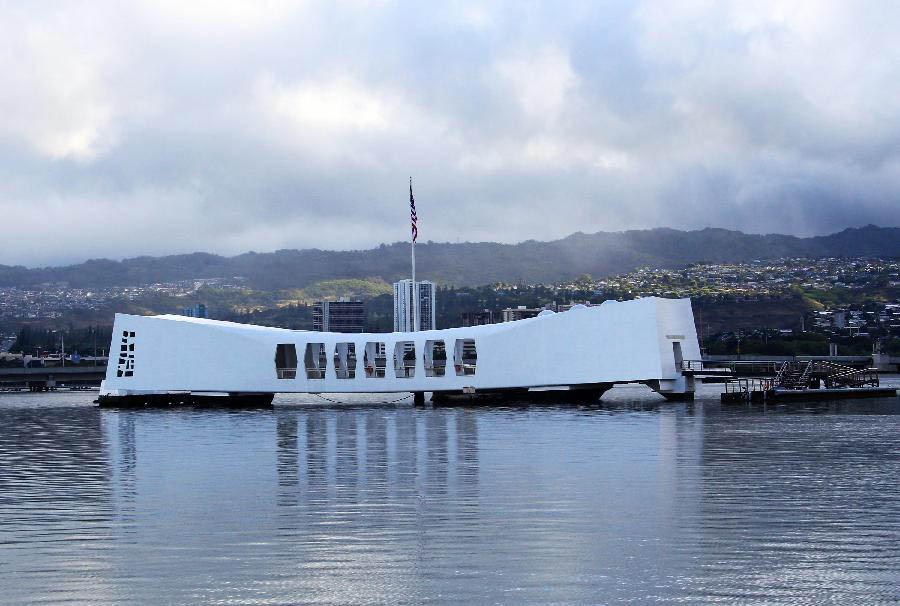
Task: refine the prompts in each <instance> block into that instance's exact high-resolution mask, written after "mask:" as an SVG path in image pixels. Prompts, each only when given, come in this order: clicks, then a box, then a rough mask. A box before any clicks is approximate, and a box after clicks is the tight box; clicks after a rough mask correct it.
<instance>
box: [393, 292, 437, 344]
mask: <svg viewBox="0 0 900 606" xmlns="http://www.w3.org/2000/svg"><path fill="white" fill-rule="evenodd" d="M413 291H414V289H413V281H412V280H400V281H399V282H395V283H394V332H414V331H416V330H434V329H435V328H437V324H436V322H435V296H434V295H435V289H434V282H429V281H427V280H423V281H421V282H418V281H417V282H416V284H415V291H417V293H416V294H417V296H418V298H419V326H418V328H416V327H415V325H416V322H415V318H414V314H415V305H414V301H415V299H414V298H413V297H414V294H413Z"/></svg>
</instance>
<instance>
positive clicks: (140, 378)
mask: <svg viewBox="0 0 900 606" xmlns="http://www.w3.org/2000/svg"><path fill="white" fill-rule="evenodd" d="M117 352H118V356H117V355H116V353H117ZM699 359H700V349H699V346H698V343H697V334H696V331H695V328H694V317H693V313H692V311H691V303H690V300H689V299H661V298H656V297H648V298H643V299H637V300H634V301H626V302H615V301H606V302H605V303H603V304H602V305H598V306H594V307H584V306H581V305H576V306H575V307H574V308H572V309H570V310H568V311H565V312H561V313H553V312H551V311H544V312H542V313H541V314H540V315H539V316H538V317H535V318H529V319H525V320H519V321H515V322H504V323H501V324H488V325H483V326H472V327H466V328H449V329H443V330H425V331H415V332H393V333H372V334H366V333H356V334H348V333H330V332H312V331H296V330H286V329H279V328H266V327H262V326H252V325H245V324H234V323H230V322H221V321H216V320H206V319H202V318H189V317H185V316H176V315H163V316H133V315H124V314H117V315H116V318H115V325H114V330H113V341H112V348H111V350H110V360H109V367H108V369H107V374H106V379H105V380H104V381H103V384H102V387H101V394H100V398H99V400H98V401H99V402H100V404H101V405H110V406H120V405H122V406H128V405H143V404H147V403H179V402H182V403H187V402H190V403H198V402H203V401H209V402H212V403H221V404H237V405H243V404H246V405H252V404H254V403H262V404H268V403H271V401H272V397H273V395H274V394H276V393H348V392H349V393H378V392H384V393H388V392H413V393H414V394H416V399H417V401H422V399H423V394H424V393H425V392H432V393H433V399H440V398H442V397H453V396H465V397H478V396H500V397H513V398H515V397H524V396H528V395H529V394H532V395H533V394H535V393H536V392H546V391H558V390H559V391H568V392H571V393H569V394H567V395H566V396H564V397H566V398H571V397H581V398H587V399H591V400H595V399H597V398H598V397H599V396H600V395H602V393H603V392H604V391H606V390H607V389H609V388H610V387H612V386H613V385H614V384H616V383H644V384H646V385H649V386H650V387H652V388H653V389H654V390H655V391H657V392H658V393H660V394H662V395H664V396H666V397H667V398H670V399H690V398H692V397H693V391H694V384H693V381H694V379H693V377H692V376H686V375H685V374H684V373H683V372H682V364H681V362H682V360H699ZM560 395H562V394H560Z"/></svg>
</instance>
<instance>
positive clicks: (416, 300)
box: [409, 177, 419, 332]
mask: <svg viewBox="0 0 900 606" xmlns="http://www.w3.org/2000/svg"><path fill="white" fill-rule="evenodd" d="M409 199H410V202H412V199H413V194H412V177H410V178H409ZM410 236H411V237H412V245H411V252H412V298H413V328H412V329H413V332H417V331H418V330H419V289H418V288H417V287H416V237H415V235H414V234H413V233H412V232H411V233H410Z"/></svg>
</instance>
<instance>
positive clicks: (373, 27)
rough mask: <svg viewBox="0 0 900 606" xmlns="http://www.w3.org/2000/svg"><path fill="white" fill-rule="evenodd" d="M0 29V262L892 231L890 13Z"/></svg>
mask: <svg viewBox="0 0 900 606" xmlns="http://www.w3.org/2000/svg"><path fill="white" fill-rule="evenodd" d="M0 14H2V17H3V18H2V19H0V35H2V38H3V40H4V45H3V51H2V52H0V69H2V72H3V73H4V86H3V87H2V89H0V210H2V211H3V217H4V222H3V224H4V235H3V246H2V248H0V251H2V252H0V263H3V264H16V263H20V264H25V265H29V266H34V265H40V264H57V263H64V262H70V261H79V260H83V259H85V258H88V257H99V256H103V257H111V258H122V257H126V256H136V255H141V254H166V253H175V252H190V251H195V250H205V251H211V252H217V253H222V254H236V253H240V252H244V251H247V250H258V251H268V250H275V249H278V248H305V247H320V248H329V249H348V248H364V247H369V246H372V245H375V244H377V243H379V242H383V241H387V242H390V241H396V240H402V239H405V238H407V237H408V222H407V219H408V215H407V213H408V208H407V206H406V204H407V192H406V186H407V179H408V177H409V176H410V175H412V176H413V178H414V185H415V190H416V198H417V203H418V207H419V218H420V237H422V238H423V239H431V240H435V241H456V240H457V239H461V240H471V241H474V240H494V241H501V242H515V241H520V240H524V239H529V238H534V239H552V238H557V237H560V236H563V235H566V234H568V233H571V232H574V231H578V230H581V231H586V232H594V231H601V230H606V231H609V230H620V229H632V228H646V227H656V226H670V227H676V228H683V229H684V228H700V227H705V226H717V227H727V228H733V229H741V230H743V231H748V232H781V233H791V234H796V235H801V236H805V235H813V234H821V233H828V232H831V231H836V230H839V229H842V228H844V227H848V226H858V225H863V224H866V223H876V224H881V225H897V224H900V210H898V209H900V200H898V192H900V145H898V144H900V104H898V103H897V102H896V100H897V99H898V98H900V90H898V89H900V37H898V36H897V35H896V32H897V31H898V30H900V10H898V8H897V5H896V3H892V2H888V1H885V2H864V1H863V2H856V3H847V2H837V1H836V2H828V1H814V2H804V1H797V2H792V3H784V2H774V1H773V2H766V1H761V2H754V3H749V4H748V3H744V2H733V3H732V2H707V1H701V0H697V1H686V2H679V3H669V2H651V1H638V2H633V1H628V2H624V1H623V2H617V1H611V2H596V1H589V2H583V3H582V2H569V3H565V4H559V3H550V2H548V3H532V2H465V1H459V2H449V3H438V4H433V3H426V4H422V3H404V2H389V1H375V0H373V1H369V2H365V1H361V2H350V1H343V0H338V1H336V2H328V3H325V2H323V3H311V2H280V1H274V0H273V1H268V2H266V1H256V2H247V3H227V2H199V1H198V2H175V1H171V2H169V1H158V0H156V1H153V2H150V1H148V2H140V1H136V2H132V3H116V2H109V3H104V2H99V1H98V2H92V3H87V4H85V3H70V4H68V3H58V2H47V3H44V2H31V3H3V4H0Z"/></svg>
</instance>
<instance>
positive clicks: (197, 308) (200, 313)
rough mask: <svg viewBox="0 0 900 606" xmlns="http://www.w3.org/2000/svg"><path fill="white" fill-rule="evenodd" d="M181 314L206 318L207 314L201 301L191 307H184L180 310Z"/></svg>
mask: <svg viewBox="0 0 900 606" xmlns="http://www.w3.org/2000/svg"><path fill="white" fill-rule="evenodd" d="M181 315H182V316H187V317H189V318H208V317H209V314H207V313H206V305H204V304H203V303H197V304H196V305H194V306H193V307H185V308H184V309H183V310H181Z"/></svg>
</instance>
